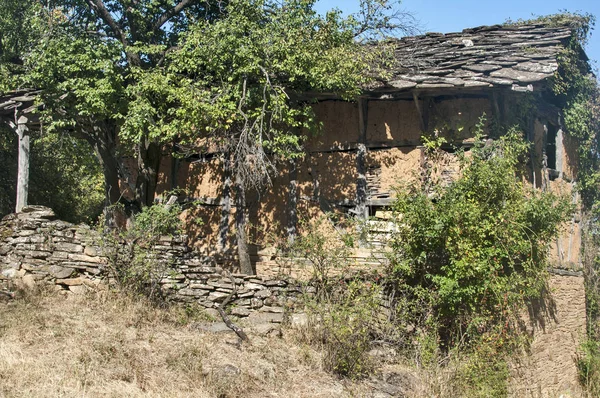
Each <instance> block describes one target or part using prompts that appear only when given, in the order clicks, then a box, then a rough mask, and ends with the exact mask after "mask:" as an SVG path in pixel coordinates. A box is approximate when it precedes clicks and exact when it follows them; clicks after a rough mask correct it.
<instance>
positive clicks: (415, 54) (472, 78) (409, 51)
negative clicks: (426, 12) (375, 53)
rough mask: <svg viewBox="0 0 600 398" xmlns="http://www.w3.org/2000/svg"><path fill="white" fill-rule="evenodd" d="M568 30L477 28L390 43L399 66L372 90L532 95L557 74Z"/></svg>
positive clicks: (525, 26) (540, 25)
mask: <svg viewBox="0 0 600 398" xmlns="http://www.w3.org/2000/svg"><path fill="white" fill-rule="evenodd" d="M571 35H572V28H571V27H569V26H566V25H563V26H549V25H547V24H543V23H532V24H514V25H494V26H480V27H477V28H471V29H465V30H463V31H462V32H459V33H447V34H442V33H427V34H425V35H421V36H414V37H405V38H402V39H398V40H395V41H393V42H391V43H392V45H393V46H394V47H395V49H394V51H395V58H396V60H397V62H398V64H397V65H396V66H395V68H394V69H393V71H392V78H390V79H388V80H387V82H385V83H382V85H380V86H379V87H376V88H375V89H376V90H377V91H380V90H393V91H399V90H400V91H402V90H410V89H445V88H463V87H481V88H485V87H508V88H512V89H513V90H515V91H533V89H534V87H535V85H536V83H540V82H542V81H543V80H545V79H547V78H549V77H551V76H552V75H553V74H554V72H555V71H556V70H557V68H558V64H557V55H558V53H559V52H560V51H561V50H562V49H563V48H564V47H565V45H566V44H567V43H568V41H569V39H570V37H571Z"/></svg>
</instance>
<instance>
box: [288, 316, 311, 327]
mask: <svg viewBox="0 0 600 398" xmlns="http://www.w3.org/2000/svg"><path fill="white" fill-rule="evenodd" d="M290 324H291V325H292V327H294V328H302V327H306V326H307V325H308V315H306V314H292V316H291V317H290Z"/></svg>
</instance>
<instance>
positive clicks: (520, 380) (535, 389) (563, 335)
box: [510, 273, 586, 398]
mask: <svg viewBox="0 0 600 398" xmlns="http://www.w3.org/2000/svg"><path fill="white" fill-rule="evenodd" d="M549 287H550V292H551V297H552V299H551V300H550V301H549V302H548V303H546V307H545V308H544V307H538V308H536V310H537V311H538V313H536V314H532V316H531V317H526V318H527V320H526V322H527V326H528V332H529V333H531V335H532V336H533V341H532V343H531V347H530V349H529V352H528V353H523V355H522V356H521V357H520V358H519V359H518V360H517V361H515V362H514V363H513V366H512V369H511V373H512V380H511V384H510V396H511V397H514V398H558V397H564V398H575V397H581V396H582V391H581V387H580V384H579V378H578V372H577V367H576V366H575V360H576V356H577V352H578V349H579V345H580V343H581V342H582V341H583V340H584V339H585V325H586V311H585V288H584V284H583V276H581V275H579V274H576V273H573V274H571V275H556V274H555V275H552V277H551V278H550V283H549Z"/></svg>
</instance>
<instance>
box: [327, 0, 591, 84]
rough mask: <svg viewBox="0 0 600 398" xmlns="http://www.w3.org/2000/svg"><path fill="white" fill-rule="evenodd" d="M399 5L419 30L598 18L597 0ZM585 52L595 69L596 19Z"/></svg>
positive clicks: (347, 5) (351, 3)
mask: <svg viewBox="0 0 600 398" xmlns="http://www.w3.org/2000/svg"><path fill="white" fill-rule="evenodd" d="M359 4H360V0H319V1H318V2H317V7H316V8H317V10H318V11H319V12H320V13H324V12H325V11H327V10H329V9H332V8H339V9H340V10H342V11H343V12H344V13H352V12H355V11H357V10H358V6H359ZM401 8H402V9H403V10H404V11H407V12H409V13H411V14H413V15H414V17H415V18H416V19H417V20H418V22H419V27H420V30H421V31H422V32H423V33H425V32H441V33H448V32H460V31H461V30H463V29H465V28H472V27H476V26H481V25H495V24H500V23H503V22H506V21H507V20H508V19H511V20H517V19H531V18H533V17H536V16H541V15H549V14H556V13H558V12H561V11H564V10H567V11H570V12H578V13H584V14H585V13H589V14H593V15H595V16H596V17H598V18H600V0H562V1H558V0H501V1H496V0H494V1H492V0H404V1H402V5H401ZM586 53H587V55H588V57H589V58H590V59H591V60H592V64H593V66H594V68H595V69H596V71H597V69H598V67H599V62H598V61H600V23H599V24H598V31H592V35H591V37H590V40H589V42H588V44H587V46H586ZM596 75H598V73H596Z"/></svg>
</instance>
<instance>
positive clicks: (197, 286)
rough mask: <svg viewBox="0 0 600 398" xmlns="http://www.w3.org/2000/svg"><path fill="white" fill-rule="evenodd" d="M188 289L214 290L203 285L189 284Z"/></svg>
mask: <svg viewBox="0 0 600 398" xmlns="http://www.w3.org/2000/svg"><path fill="white" fill-rule="evenodd" d="M190 289H202V290H215V288H214V287H213V286H210V285H205V284H203V283H191V284H190Z"/></svg>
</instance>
